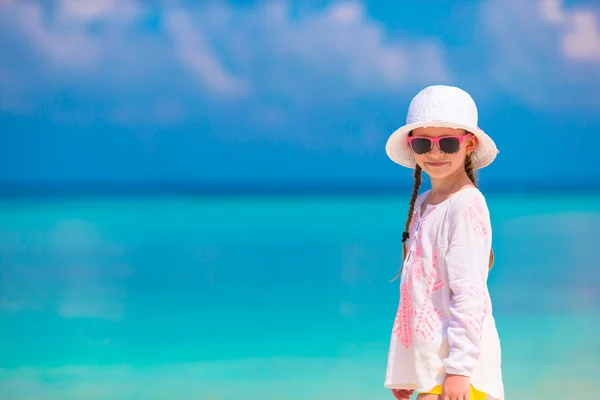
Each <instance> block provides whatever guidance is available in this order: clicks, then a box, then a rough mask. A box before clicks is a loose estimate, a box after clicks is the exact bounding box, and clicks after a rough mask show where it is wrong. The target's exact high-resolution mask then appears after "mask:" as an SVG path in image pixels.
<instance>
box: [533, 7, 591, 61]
mask: <svg viewBox="0 0 600 400" xmlns="http://www.w3.org/2000/svg"><path fill="white" fill-rule="evenodd" d="M538 5H539V13H540V16H541V18H542V20H543V21H544V22H546V23H548V24H551V25H553V26H555V27H557V28H558V29H559V30H560V41H561V45H562V51H563V55H564V56H565V57H567V58H570V59H573V60H580V61H592V62H594V61H595V62H600V26H599V25H598V15H597V14H596V13H595V12H593V11H591V10H579V9H574V10H567V9H566V8H565V6H564V4H563V3H562V1H561V0H539V1H538Z"/></svg>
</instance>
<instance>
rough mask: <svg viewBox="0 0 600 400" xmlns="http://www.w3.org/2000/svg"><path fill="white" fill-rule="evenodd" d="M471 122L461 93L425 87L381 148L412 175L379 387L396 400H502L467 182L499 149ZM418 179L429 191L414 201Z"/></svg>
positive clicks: (476, 194) (475, 212) (481, 206)
mask: <svg viewBox="0 0 600 400" xmlns="http://www.w3.org/2000/svg"><path fill="white" fill-rule="evenodd" d="M477 121H478V114H477V107H476V105H475V102H474V101H473V99H472V98H471V96H470V95H469V94H468V93H466V92H465V91H463V90H461V89H459V88H456V87H451V86H442V85H438V86H430V87H427V88H425V89H423V90H422V91H421V92H419V93H418V94H417V96H415V98H414V99H413V100H412V102H411V103H410V106H409V110H408V115H407V118H406V125H405V126H403V127H401V128H400V129H398V130H397V131H396V132H394V133H393V134H392V135H391V136H390V138H389V139H388V142H387V144H386V152H387V155H388V156H389V157H390V158H391V159H392V160H393V161H394V162H396V163H398V164H400V165H402V166H405V167H408V168H411V169H413V168H414V178H415V184H414V188H413V193H412V198H411V200H410V207H409V211H408V220H407V221H406V226H405V231H404V233H403V235H402V242H403V256H404V262H403V265H402V268H401V272H400V273H399V274H400V275H401V283H400V305H399V308H398V312H397V315H396V319H395V322H394V327H393V332H392V339H391V344H390V350H389V357H388V366H387V373H386V379H385V384H384V386H385V387H387V388H390V389H391V390H392V393H393V395H394V397H395V398H396V399H398V400H400V399H409V398H410V396H411V395H412V394H413V393H414V392H415V391H417V393H418V397H417V399H419V400H467V399H468V400H482V399H487V400H503V399H504V387H503V383H502V371H501V365H500V364H501V352H500V340H499V338H498V332H497V330H496V324H495V321H494V317H493V316H492V304H491V300H490V295H489V292H488V288H487V277H488V270H489V269H490V268H491V267H492V264H493V261H494V257H493V252H492V247H491V246H492V228H491V224H490V216H489V211H488V208H487V204H486V201H485V198H484V196H483V195H482V193H481V192H480V191H479V189H478V188H477V185H476V181H475V176H474V174H473V171H474V170H476V169H480V168H483V167H486V166H488V165H489V164H491V163H492V162H493V161H494V159H495V158H496V155H497V153H498V150H497V149H496V145H495V144H494V142H493V140H492V139H491V138H490V137H489V136H488V135H487V134H486V133H485V132H483V131H482V130H481V129H479V127H478V126H477ZM422 171H425V172H426V173H427V175H429V178H430V180H431V190H428V191H425V192H424V193H423V194H421V195H420V196H418V192H419V186H420V184H421V172H422Z"/></svg>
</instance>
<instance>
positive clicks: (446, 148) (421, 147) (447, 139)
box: [407, 133, 473, 154]
mask: <svg viewBox="0 0 600 400" xmlns="http://www.w3.org/2000/svg"><path fill="white" fill-rule="evenodd" d="M471 136H473V134H472V133H467V134H466V135H463V136H443V137H438V138H429V137H422V136H409V137H408V138H407V139H408V144H409V145H410V148H411V149H412V150H413V151H414V152H415V153H416V154H426V153H429V152H430V151H431V149H432V148H433V145H434V144H435V143H437V145H438V147H439V149H440V151H442V152H444V153H446V154H454V153H457V152H458V151H459V150H460V145H461V144H462V142H463V141H464V140H465V139H468V138H470V137H471Z"/></svg>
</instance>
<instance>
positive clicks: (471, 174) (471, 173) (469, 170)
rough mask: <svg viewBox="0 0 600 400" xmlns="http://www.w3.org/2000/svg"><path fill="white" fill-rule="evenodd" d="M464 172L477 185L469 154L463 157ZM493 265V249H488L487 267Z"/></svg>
mask: <svg viewBox="0 0 600 400" xmlns="http://www.w3.org/2000/svg"><path fill="white" fill-rule="evenodd" d="M465 172H466V173H467V176H468V177H469V179H470V180H471V182H473V185H475V187H477V179H475V172H474V171H473V162H472V161H471V155H470V154H469V155H467V158H466V159H465ZM493 266H494V250H493V249H490V261H489V266H488V268H489V269H492V267H493Z"/></svg>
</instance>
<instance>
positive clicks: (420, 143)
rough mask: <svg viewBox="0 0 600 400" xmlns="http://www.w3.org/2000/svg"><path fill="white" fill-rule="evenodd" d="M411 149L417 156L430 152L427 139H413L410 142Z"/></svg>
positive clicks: (429, 143)
mask: <svg viewBox="0 0 600 400" xmlns="http://www.w3.org/2000/svg"><path fill="white" fill-rule="evenodd" d="M411 146H412V149H413V151H414V152H415V153H417V154H425V153H427V152H428V151H429V150H431V141H430V140H429V139H427V138H414V139H413V140H412V142H411Z"/></svg>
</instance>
